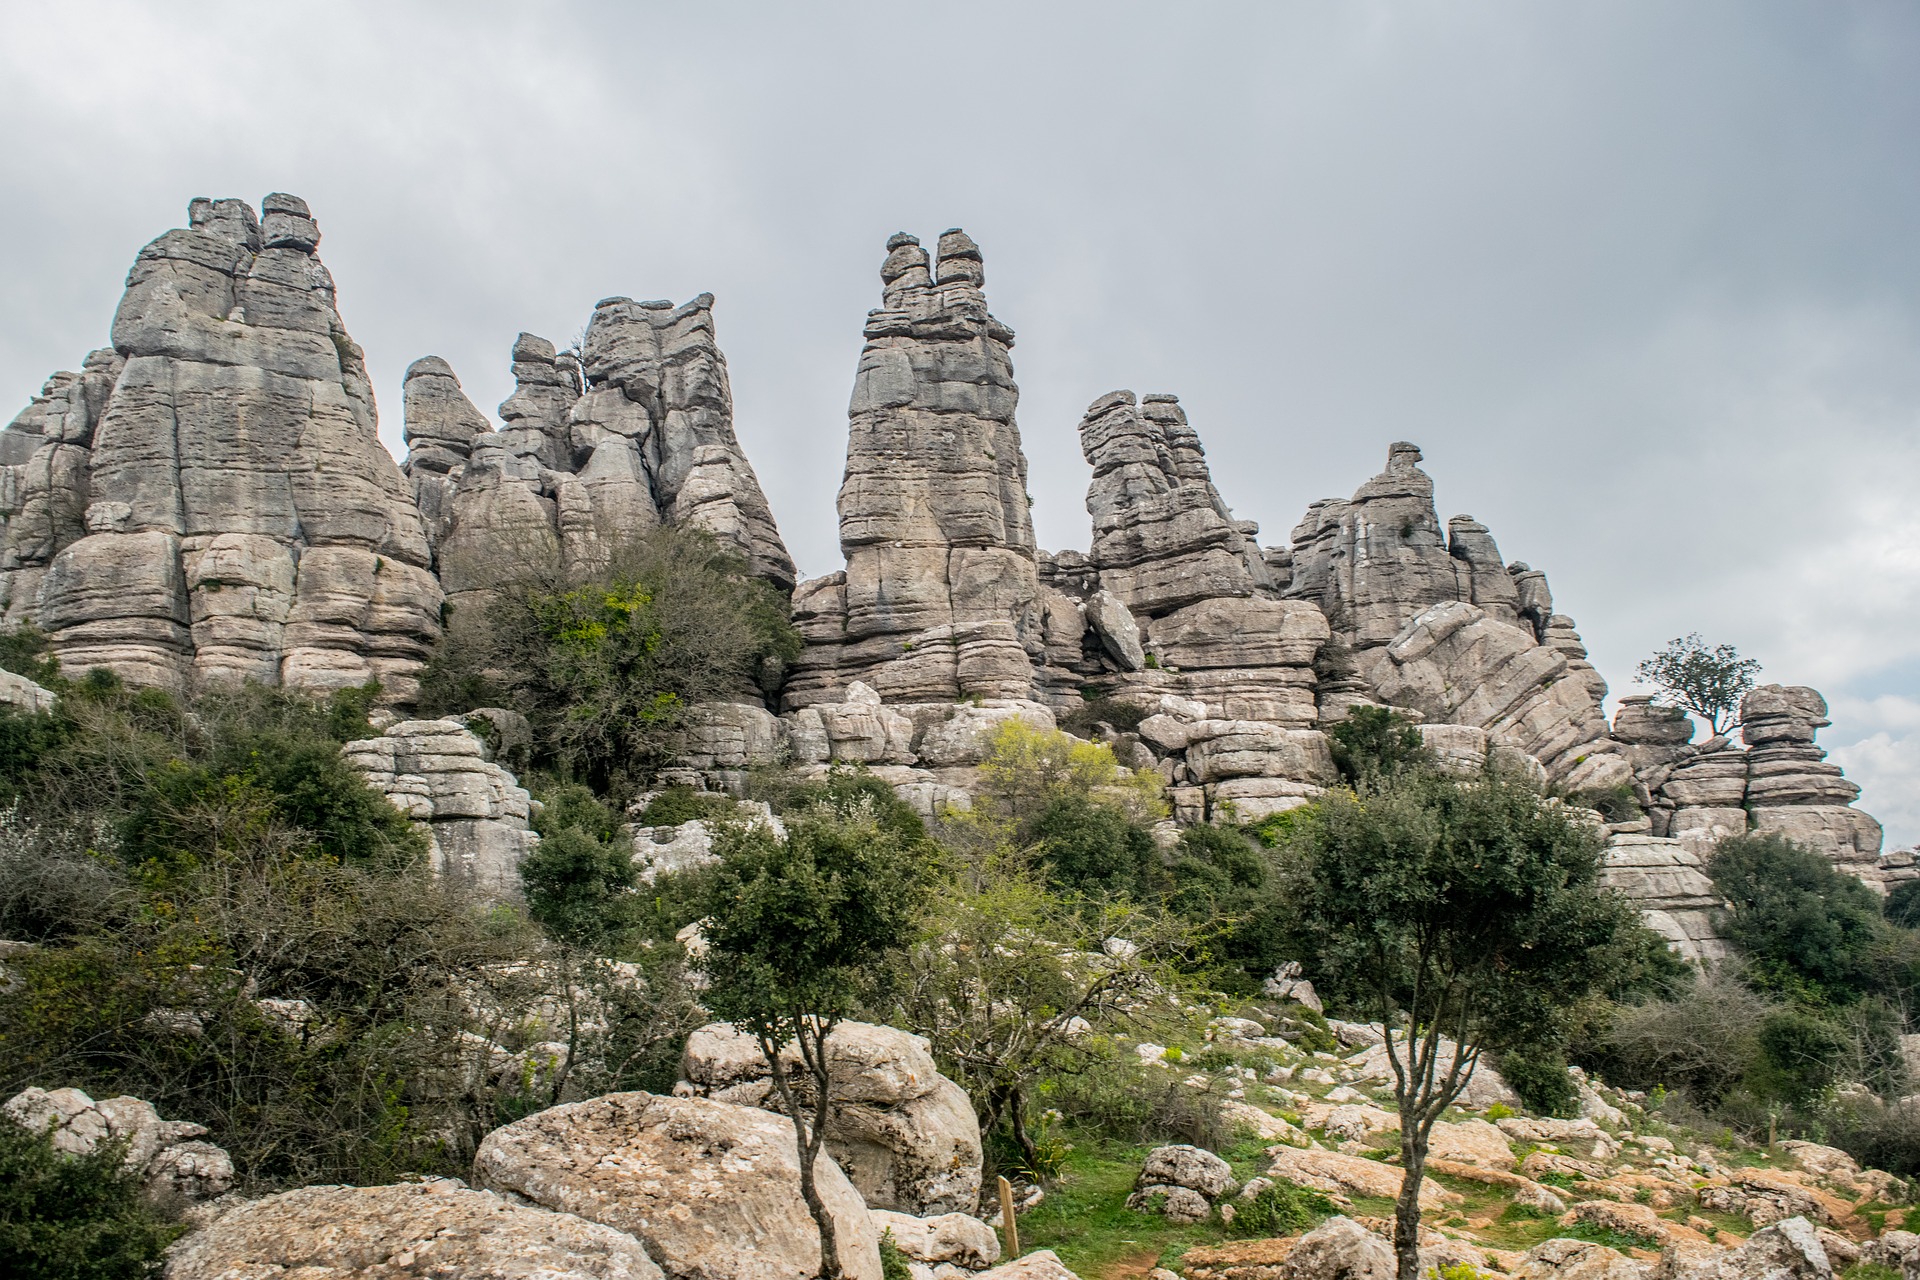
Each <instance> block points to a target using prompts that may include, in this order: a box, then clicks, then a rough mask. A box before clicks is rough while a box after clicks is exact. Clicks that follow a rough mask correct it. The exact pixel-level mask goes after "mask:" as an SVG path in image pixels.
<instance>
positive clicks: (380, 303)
mask: <svg viewBox="0 0 1920 1280" xmlns="http://www.w3.org/2000/svg"><path fill="white" fill-rule="evenodd" d="M0 14H3V15H4V28H0V29H4V31H5V39H4V40H3V41H0V72H3V73H4V74H0V139H4V142H0V196H4V199H0V234H4V237H5V244H6V246H7V248H6V251H5V253H4V254H0V297H3V298H4V300H5V305H4V306H0V390H4V392H5V395H6V396H8V397H10V398H11V401H12V402H13V404H14V405H16V406H17V405H24V404H25V403H26V401H27V399H28V398H29V396H30V395H31V394H33V393H34V392H35V391H36V390H37V389H38V387H39V385H40V383H41V381H42V380H43V379H44V378H45V377H46V375H47V374H48V373H50V372H51V371H53V370H55V369H59V368H73V367H76V366H77V364H78V362H79V361H80V359H81V358H82V357H83V356H84V355H85V353H86V352H87V351H88V350H89V349H90V348H92V347H95V346H99V345H103V344H104V343H105V342H106V340H107V329H108V323H109V321H110V319H111V317H112V314H113V308H114V305H115V303H116V301H117V299H118V296H119V291H120V287H121V284H122V281H123V278H124V276H125V272H126V269H127V266H128V264H129V263H130V262H131V261H132V259H133V256H134V254H135V253H136V252H137V250H138V249H139V247H140V246H141V245H142V244H144V243H145V242H146V241H148V240H150V239H152V238H153V237H154V236H156V235H158V234H159V233H160V232H162V231H164V230H166V229H167V228H169V227H173V226H178V225H182V224H184V221H185V214H186V204H187V201H188V199H189V198H190V197H192V196H196V195H211V196H242V197H246V198H247V199H249V200H253V201H255V202H257V201H258V200H259V198H260V197H261V196H262V195H263V194H265V193H266V192H268V191H273V190H284V191H290V192H293V193H295V194H297V195H301V196H304V197H306V198H307V199H308V200H309V201H310V202H311V204H312V206H313V209H314V213H315V216H316V218H317V219H318V221H319V223H320V227H321V230H322V232H323V234H324V240H323V243H322V245H321V249H320V252H321V256H322V257H323V258H324V259H325V260H326V262H327V264H328V266H329V267H330V268H331V269H332V271H333V274H334V276H335V278H336V280H337V281H338V284H339V288H340V307H341V311H342V313H343V315H344V317H345V319H346V322H347V325H348V327H349V329H350V330H351V331H352V332H353V334H354V336H355V337H356V338H357V339H358V340H359V341H360V342H361V343H362V345H364V346H365V347H366V349H367V356H368V361H369V363H370V364H371V366H372V369H373V372H374V376H375V379H376V384H377V389H378V392H379V396H380V403H381V406H382V408H383V409H384V411H385V412H384V415H383V418H382V430H381V434H382V437H383V438H384V439H385V440H386V441H387V442H388V443H389V445H390V446H391V447H393V448H394V449H395V450H396V452H398V451H400V449H401V446H400V425H401V423H400V376H401V374H402V372H403V371H404V370H405V368H406V366H407V364H408V363H409V362H411V361H412V360H414V359H415V358H416V357H418V356H421V355H426V354H429V353H431V354H437V355H441V356H444V357H446V358H447V359H448V360H450V361H451V362H452V364H453V366H454V368H455V369H456V370H457V371H458V372H459V374H460V376H461V378H462V380H463V381H464V383H465V385H466V387H467V390H468V392H469V393H470V394H471V396H472V398H473V399H474V401H475V402H476V403H477V404H479V405H480V406H481V407H482V408H483V409H486V410H488V411H489V412H491V410H492V409H493V406H495V405H496V404H498V403H499V401H500V400H501V399H503V398H504V397H505V395H506V394H507V393H508V392H509V391H510V390H511V388H512V378H511V375H510V373H509V371H508V368H507V365H508V351H509V348H510V346H511V344H512V342H513V338H514V335H515V334H516V333H517V332H518V331H520V330H522V329H528V330H532V331H533V332H536V333H540V334H544V335H546V336H548V337H550V338H553V339H555V340H556V341H559V342H565V341H566V340H567V339H568V338H570V337H571V336H572V335H573V334H575V333H576V332H577V331H578V330H579V329H580V328H581V327H582V326H583V325H584V323H585V321H586V319H587V316H588V314H589V312H590V310H591V308H592V305H593V303H594V301H595V300H596V299H599V298H601V297H605V296H608V295H613V294H625V295H629V296H632V297H636V298H671V299H673V300H675V301H684V300H685V299H687V298H689V297H692V296H693V295H694V294H697V293H700V292H702V291H711V292H712V293H714V294H715V295H716V297H717V298H718V302H717V304H716V306H715V316H716V320H717V323H718V326H719V337H720V342H721V345H722V347H723V349H724V350H725V351H726V354H727V358H728V361H729V364H730V366H731V370H732V376H733V389H734V396H735V400H736V405H737V426H738V429H739V433H740V436H741V439H742V440H743V442H744V443H745V445H746V448H747V451H748V454H749V455H750V457H751V458H752V460H753V462H754V465H755V467H756V468H757V469H758V471H759V474H760V478H761V481H762V483H763V484H764V486H765V487H766V489H767V492H768V496H769V497H770V498H771V500H772V502H773V507H774V511H775V513H776V514H777V516H778V517H779V521H780V526H781V529H782V532H783V533H784V534H785V536H786V539H787V543H788V545H789V547H790V548H791V549H792V551H793V553H794V556H795V558H796V559H797V560H798V561H799V563H800V566H801V569H802V572H803V573H806V574H809V575H812V574H820V573H825V572H828V571H830V570H832V569H835V568H838V567H839V565H840V556H839V551H838V548H837V544H836V536H835V523H834V507H833V503H834V494H835V491H836V489H837V488H838V485H839V480H840V472H841V464H842V460H843V456H844V446H845V434H846V402H847V394H848V391H849V389H850V387H851V384H852V378H853V371H854V365H855V362H856V358H857V356H858V353H859V349H860V342H861V338H860V327H861V323H862V320H863V318H864V316H865V313H866V311H867V310H868V308H870V307H873V306H875V305H877V304H878V294H879V281H878V276H877V269H878V267H879V264H880V260H881V258H882V257H883V256H884V244H885V240H886V237H887V236H888V234H890V233H891V232H894V231H898V230H908V231H913V232H915V233H917V234H919V235H920V236H921V237H922V239H923V240H927V241H928V242H931V239H932V238H933V237H934V236H936V235H938V233H939V232H941V231H942V230H944V229H946V228H947V227H950V226H956V225H958V226H964V227H965V228H966V229H967V230H968V231H969V232H971V233H972V234H973V236H974V237H975V238H976V239H977V240H978V241H979V242H980V244H981V246H982V247H983V249H984V251H985V256H986V265H987V290H988V297H989V300H990V302H991V304H992V306H993V309H994V311H995V313H996V314H997V315H998V316H999V317H1000V318H1001V319H1002V320H1004V321H1006V322H1007V323H1008V324H1010V325H1011V326H1013V328H1014V329H1015V330H1016V331H1017V332H1018V335H1019V340H1018V345H1017V346H1016V348H1015V350H1014V362H1015V368H1016V371H1017V375H1018V377H1019V381H1020V386H1021V391H1022V395H1021V404H1020V424H1021V428H1022V431H1023V432H1024V435H1025V439H1026V450H1027V457H1028V459H1029V462H1030V464H1031V468H1032V478H1033V482H1032V485H1031V488H1032V491H1033V493H1034V495H1035V497H1036V499H1037V502H1038V507H1037V512H1036V519H1037V523H1038V526H1039V532H1040V536H1041V540H1042V542H1043V544H1044V545H1046V546H1048V547H1051V548H1056V549H1057V548H1064V547H1080V548H1084V547H1085V546H1086V544H1087V538H1088V528H1087V516H1086V510H1085V505H1084V499H1085V491H1086V480H1087V470H1086V466H1085V464H1084V463H1083V461H1082V460H1081V457H1080V453H1079V445H1078V440H1077V436H1076V432H1075V427H1076V425H1077V423H1078V420H1079V417H1080V414H1081V412H1082V410H1083V409H1084V408H1085V407H1086V405H1087V404H1088V403H1089V402H1090V401H1092V400H1093V399H1095V398H1096V397H1097V396H1099V395H1101V394H1102V393H1104V392H1106V391H1108V390H1112V389H1114V388H1118V387H1130V388H1132V389H1134V390H1136V391H1139V392H1142V393H1145V392H1149V391H1171V392H1175V393H1177V394H1179V395H1180V397H1181V399H1182V401H1183V402H1184V403H1185V405H1186V407H1187V411H1188V413H1189V416H1190V417H1191V419H1192V421H1193V423H1194V425H1195V426H1196V427H1197V429H1198V430H1199V432H1200V434H1201V437H1202V438H1203V439H1204V440H1205V442H1206V444H1207V448H1208V451H1209V454H1210V455H1211V458H1212V460H1213V468H1214V476H1215V479H1216V481H1217V483H1218V485H1219V487H1220V489H1221V491H1222V492H1223V493H1224V494H1225V496H1226V498H1227V500H1228V501H1229V502H1230V503H1231V504H1232V505H1233V506H1234V508H1235V510H1236V512H1237V513H1238V514H1239V515H1241V516H1243V517H1249V518H1253V519H1257V520H1259V521H1260V522H1261V524H1262V526H1263V529H1264V533H1263V541H1267V542H1277V541H1283V540H1284V539H1285V538H1286V536H1287V532H1288V530H1290V529H1291V528H1292V526H1293V524H1294V523H1295V522H1296V521H1297V520H1298V519H1299V517H1300V515H1301V513H1302V512H1303V510H1304V508H1305V507H1306V504H1307V503H1308V502H1310V501H1311V500H1313V499H1315V498H1319V497H1325V496H1329V495H1344V494H1347V493H1350V492H1351V491H1352V490H1353V489H1354V488H1355V487H1356V486H1358V485H1359V484H1360V483H1361V482H1362V481H1364V480H1365V479H1366V478H1367V477H1368V476H1370V475H1371V474H1373V473H1374V472H1375V471H1377V470H1379V469H1380V467H1381V465H1382V463H1383V462H1384V460H1385V457H1386V448H1387V445H1388V443H1389V442H1391V441H1394V440H1399V439H1408V440H1413V441H1415V442H1417V443H1418V444H1419V445H1420V446H1421V447H1422V448H1423V449H1424V450H1425V451H1426V456H1427V463H1426V466H1427V469H1428V470H1429V471H1430V472H1431V473H1432V474H1433V477H1434V479H1435V481H1436V483H1437V485H1438V488H1439V505H1440V515H1441V517H1442V519H1445V518H1446V517H1447V516H1449V515H1453V514H1456V513H1461V512H1467V513H1471V514H1472V515H1474V516H1476V517H1478V518H1479V519H1481V520H1483V521H1485V522H1486V523H1487V524H1488V525H1489V526H1491V528H1492V530H1493V532H1494V535H1495V537H1496V538H1497V539H1498V541H1499V543H1500V548H1501V550H1502V552H1503V553H1504V554H1505V555H1506V557H1507V558H1508V559H1509V560H1515V559H1520V560H1526V561H1528V562H1530V563H1532V564H1533V565H1535V566H1536V567H1539V568H1544V569H1546V570H1547V571H1548V573H1549V574H1550V576H1551V580H1552V584H1553V589H1554V596H1555V599H1556V601H1557V602H1558V604H1559V606H1560V608H1561V609H1562V610H1563V611H1565V612H1568V613H1570V614H1572V615H1573V616H1574V617H1575V618H1576V619H1577V620H1578V622H1579V623H1580V629H1581V632H1582V633H1583V634H1584V635H1585V637H1586V639H1587V643H1588V645H1589V646H1590V648H1591V649H1592V651H1593V654H1594V657H1595V660H1596V661H1597V663H1598V664H1599V666H1600V668H1601V670H1602V671H1603V672H1604V673H1605V674H1606V675H1607V676H1608V678H1609V679H1610V680H1611V681H1612V682H1613V686H1614V689H1615V692H1616V693H1618V692H1624V691H1627V690H1628V689H1629V687H1630V685H1631V681H1632V674H1633V666H1634V664H1635V662H1636V661H1637V660H1638V659H1639V658H1641V657H1643V656H1645V655H1646V654H1647V653H1648V652H1649V651H1651V650H1652V649H1653V648H1655V647H1656V646H1657V645H1659V644H1660V643H1661V642H1662V641H1664V640H1666V639H1668V638H1669V637H1671V636H1674V635H1677V634H1680V633H1682V632H1687V631H1694V630H1698V631H1700V632H1703V633H1704V634H1705V635H1706V636H1707V637H1708V639H1709V640H1712V641H1716V642H1718V641H1726V642H1731V643H1733V644H1735V645H1737V646H1739V648H1740V649H1741V651H1742V652H1744V653H1747V654H1750V655H1752V656H1754V657H1757V658H1759V659H1760V660H1761V661H1762V662H1763V663H1764V664H1765V671H1764V674H1763V677H1762V678H1763V679H1769V680H1775V681H1780V682H1783V683H1788V684H1811V685H1814V686H1816V687H1818V688H1820V689H1821V690H1823V691H1824V692H1825V693H1826V694H1827V696H1828V699H1829V701H1830V702H1831V703H1832V704H1833V708H1834V710H1833V718H1834V722H1835V723H1834V727H1833V728H1832V729H1829V730H1827V731H1826V733H1825V734H1824V735H1823V743H1824V745H1826V746H1828V747H1829V748H1831V749H1832V751H1833V755H1834V758H1835V759H1837V760H1839V761H1840V762H1841V763H1843V764H1844V765H1845V766H1846V767H1847V770H1848V773H1849V774H1850V776H1852V777H1853V778H1854V779H1855V780H1856V781H1859V782H1861V783H1862V784H1863V785H1864V786H1865V788H1866V791H1865V795H1864V796H1863V798H1862V804H1863V805H1865V806H1866V807H1867V808H1868V809H1870V810H1871V811H1872V812H1874V813H1876V814H1877V815H1878V816H1879V817H1880V818H1881V819H1882V820H1883V821H1885V822H1886V823H1887V825H1888V828H1889V832H1888V834H1889V845H1890V846H1897V845H1906V844H1910V843H1913V842H1914V841H1915V840H1920V503H1917V502H1916V496H1915V495H1916V489H1917V488H1920V345H1917V343H1920V234H1917V233H1920V7H1916V6H1914V5H1912V4H1910V3H1906V2H1905V0H1899V2H1894V0H1889V2H1888V3H1881V4H1845V3H1837V2H1835V0H1817V2H1816V0H1809V2H1808V3H1803V4H1785V3H1769V2H1766V0H1732V2H1728V3H1712V2H1708V0H1692V2H1690V3H1686V4H1673V3H1666V2H1662V3H1633V2H1631V0H1596V2H1593V3H1571V2H1560V3H1551V4H1540V3H1476V2H1474V0H1446V2H1445V3H1440V2H1439V0H1434V2H1433V3H1366V2H1363V0H1342V2H1341V3H1324V2H1322V0H1314V2H1312V3H1276V2H1274V0H1261V2H1259V3H1244V4H1235V5H1229V4H1210V5H1209V4H1181V5H1170V4H1166V3H1164V2H1162V3H1154V4H1127V3H1117V2H1116V0H1101V2H1100V3H1091V4H1066V3H1035V2H1034V0H1026V2H1025V3H1014V4H994V3H980V2H978V0H975V2H974V3H969V4H964V5H960V4H945V5H939V6H923V5H914V4H904V3H898V2H897V0H896V2H895V3H891V4H872V5H856V4H804V5H803V4H791V3H765V4H724V3H715V2H712V0H709V2H708V3H704V4H697V5H693V4H671V5H668V4H660V5H642V4H637V3H605V4H585V3H581V4H563V3H550V4H548V3H538V2H536V0H517V2H515V3H510V4H497V5H495V4H486V3H476V2H474V0H461V2H460V3H457V4H456V3H451V2H449V3H445V4H412V3H404V2H399V0H386V2H384V3H378V4H353V3H342V2H340V0H332V2H330V3H327V4H324V5H323V4H317V3H310V4H302V5H272V4H261V3H257V0H256V2H254V3H247V4H197V3H188V2H183V0H175V2H173V3H168V4H157V3H156V4H96V3H83V2H80V0H61V3H59V4H46V3H25V2H22V0H0ZM8 412H11V410H10V409H9V410H8Z"/></svg>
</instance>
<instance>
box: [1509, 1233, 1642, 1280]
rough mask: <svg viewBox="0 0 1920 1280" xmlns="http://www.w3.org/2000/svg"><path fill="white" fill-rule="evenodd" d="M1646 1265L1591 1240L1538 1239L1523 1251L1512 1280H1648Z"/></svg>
mask: <svg viewBox="0 0 1920 1280" xmlns="http://www.w3.org/2000/svg"><path fill="white" fill-rule="evenodd" d="M1649 1271H1650V1268H1649V1267H1648V1266H1647V1264H1646V1263H1644V1262H1640V1261H1637V1260H1635V1259H1633V1258H1629V1257H1628V1256H1627V1255H1626V1254H1624V1253H1621V1252H1620V1251H1619V1250H1618V1249H1609V1248H1608V1247H1607V1246H1606V1245H1603V1244H1595V1243H1594V1242H1593V1241H1591V1240H1569V1239H1566V1238H1564V1237H1561V1238H1557V1239H1553V1240H1542V1241H1541V1242H1540V1243H1539V1244H1537V1245H1535V1246H1533V1248H1531V1249H1529V1250H1527V1256H1526V1258H1525V1260H1524V1261H1522V1262H1521V1264H1520V1266H1519V1268H1518V1269H1517V1270H1515V1271H1514V1273H1513V1280H1648V1273H1649Z"/></svg>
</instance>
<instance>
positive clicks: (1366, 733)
mask: <svg viewBox="0 0 1920 1280" xmlns="http://www.w3.org/2000/svg"><path fill="white" fill-rule="evenodd" d="M1327 738H1328V740H1329V742H1330V744H1331V746H1332V748H1333V763H1334V766H1335V767H1336V768H1338V769H1339V770H1340V776H1341V777H1342V778H1343V779H1345V780H1346V781H1348V782H1359V781H1362V780H1364V779H1367V778H1386V777H1391V776H1393V775H1394V774H1397V773H1400V772H1402V771H1403V770H1406V769H1409V768H1413V767H1417V766H1420V765H1425V764H1430V763H1431V762H1432V759H1433V753H1432V752H1431V751H1429V750H1427V745H1426V741H1425V740H1424V739H1423V738H1421V736H1420V731H1419V730H1418V729H1415V728H1414V727H1413V722H1412V721H1411V720H1409V719H1407V718H1406V717H1405V716H1403V715H1401V714H1399V713H1398V712H1396V711H1390V710H1388V709H1387V708H1386V707H1355V708H1353V709H1352V710H1351V711H1349V712H1348V713H1347V718H1346V719H1344V720H1341V721H1339V722H1338V723H1336V724H1334V725H1332V726H1331V727H1329V728H1328V729H1327Z"/></svg>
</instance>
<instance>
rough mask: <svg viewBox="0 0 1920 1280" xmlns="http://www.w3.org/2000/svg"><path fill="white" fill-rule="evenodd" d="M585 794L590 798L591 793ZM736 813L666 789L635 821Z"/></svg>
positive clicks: (726, 804)
mask: <svg viewBox="0 0 1920 1280" xmlns="http://www.w3.org/2000/svg"><path fill="white" fill-rule="evenodd" d="M587 793H588V794H589V795H591V794H592V791H591V790H588V792H587ZM889 794H891V793H889ZM736 811H737V810H736V806H735V805H734V803H733V801H732V800H730V799H728V798H727V797H726V796H716V795H707V794H705V793H703V792H699V791H695V790H694V789H693V788H692V787H668V788H666V789H665V790H663V791H660V792H657V793H656V794H655V795H654V796H653V798H652V799H650V800H648V801H647V805H646V808H644V809H642V810H641V811H640V816H639V818H637V819H636V820H635V822H636V825H638V826H642V827H677V826H679V825H680V824H681V823H683V822H694V821H706V822H717V821H719V820H721V819H723V818H730V817H732V816H733V815H734V813H735V812H736Z"/></svg>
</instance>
